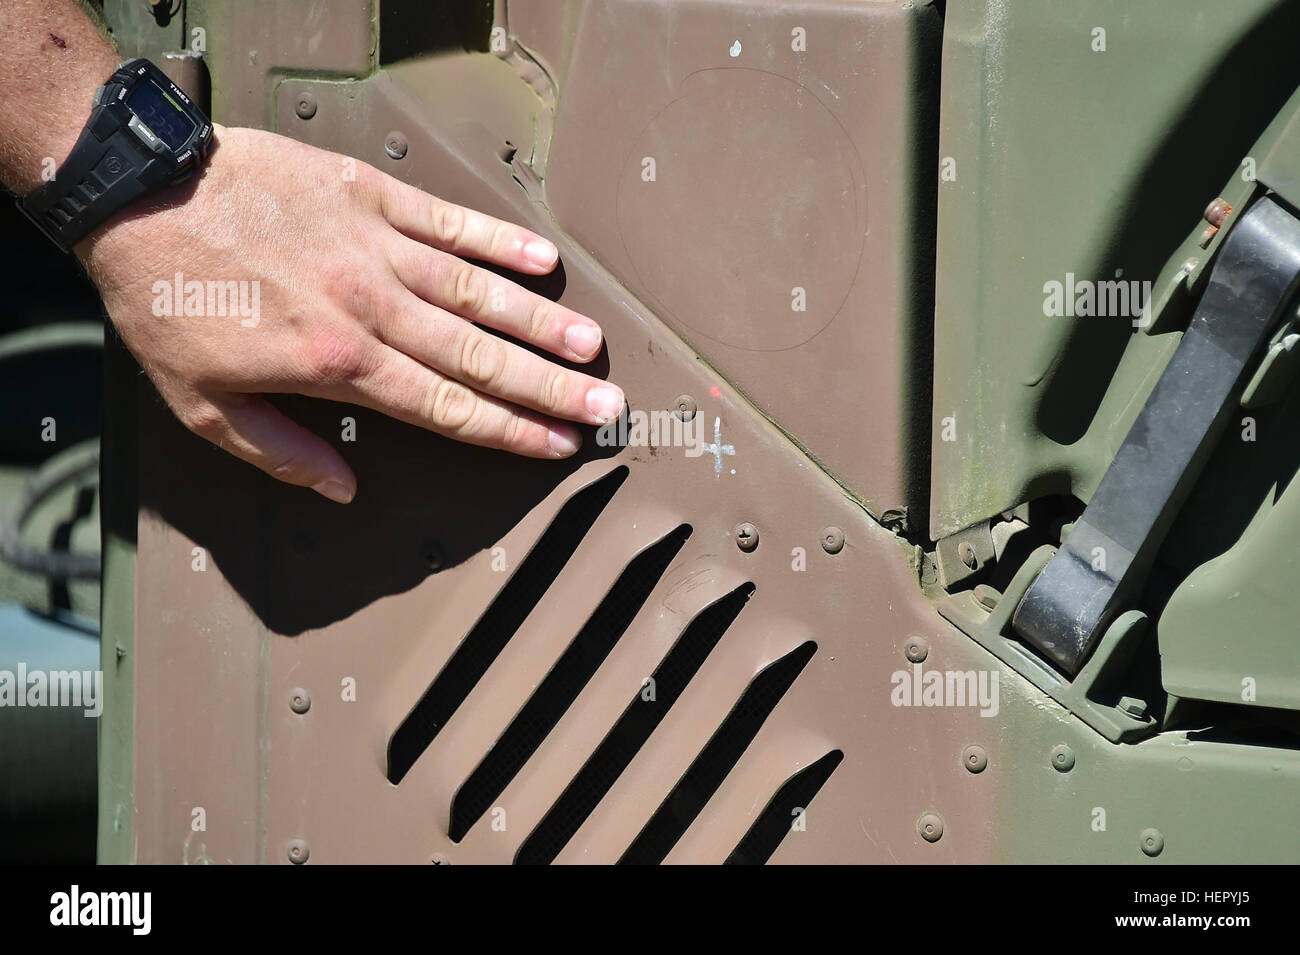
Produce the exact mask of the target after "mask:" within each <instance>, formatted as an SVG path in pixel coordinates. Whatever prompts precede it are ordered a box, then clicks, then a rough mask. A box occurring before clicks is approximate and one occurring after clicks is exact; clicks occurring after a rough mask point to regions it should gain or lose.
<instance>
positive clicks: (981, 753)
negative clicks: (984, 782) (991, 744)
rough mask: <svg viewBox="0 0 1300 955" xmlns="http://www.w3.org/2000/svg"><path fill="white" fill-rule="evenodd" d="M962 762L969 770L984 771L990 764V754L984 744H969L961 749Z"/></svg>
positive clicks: (974, 771)
mask: <svg viewBox="0 0 1300 955" xmlns="http://www.w3.org/2000/svg"><path fill="white" fill-rule="evenodd" d="M961 764H962V765H963V766H965V767H966V769H967V770H968V771H969V772H972V773H982V772H984V770H985V769H987V768H988V765H989V754H988V753H987V752H985V750H984V747H983V746H975V745H971V746H967V747H966V748H965V749H963V750H962V751H961Z"/></svg>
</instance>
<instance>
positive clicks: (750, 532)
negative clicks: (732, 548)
mask: <svg viewBox="0 0 1300 955" xmlns="http://www.w3.org/2000/svg"><path fill="white" fill-rule="evenodd" d="M735 534H736V546H737V547H739V548H740V549H741V550H743V551H744V552H745V553H746V554H748V553H750V552H751V551H753V550H754V548H756V547H757V546H758V528H757V527H755V526H754V525H753V524H750V523H749V522H748V521H746V522H745V523H744V524H737V525H736V530H735Z"/></svg>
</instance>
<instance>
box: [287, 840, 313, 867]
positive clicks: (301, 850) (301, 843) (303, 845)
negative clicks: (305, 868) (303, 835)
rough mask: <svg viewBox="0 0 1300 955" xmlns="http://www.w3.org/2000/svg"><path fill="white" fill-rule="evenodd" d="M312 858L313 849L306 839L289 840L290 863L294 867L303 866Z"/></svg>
mask: <svg viewBox="0 0 1300 955" xmlns="http://www.w3.org/2000/svg"><path fill="white" fill-rule="evenodd" d="M310 858H311V847H310V846H308V845H307V840H306V839H290V840H289V861H290V862H292V863H293V864H294V865H302V864H303V863H304V862H306V861H307V860H308V859H310Z"/></svg>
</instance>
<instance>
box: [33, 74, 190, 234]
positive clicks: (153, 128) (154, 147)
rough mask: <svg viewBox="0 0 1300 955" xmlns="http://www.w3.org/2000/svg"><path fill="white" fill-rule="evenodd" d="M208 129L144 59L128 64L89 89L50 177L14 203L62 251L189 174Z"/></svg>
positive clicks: (183, 97)
mask: <svg viewBox="0 0 1300 955" xmlns="http://www.w3.org/2000/svg"><path fill="white" fill-rule="evenodd" d="M211 145H212V123H211V121H209V119H208V118H207V116H205V115H204V114H203V111H202V110H201V109H199V108H198V107H197V106H195V105H194V104H193V103H192V102H191V101H190V98H189V97H188V96H186V95H185V94H184V93H183V92H182V91H181V88H180V87H179V86H177V85H176V84H175V83H173V82H172V81H171V80H170V79H168V78H167V75H166V74H165V73H163V71H162V70H160V69H158V67H156V66H154V65H153V64H152V63H150V62H149V61H148V60H143V59H135V60H127V61H126V62H125V63H123V64H122V65H121V66H119V67H118V68H117V71H116V72H115V73H114V74H113V75H112V76H111V77H110V78H109V80H108V82H107V83H105V84H104V85H103V86H101V87H99V89H97V90H95V98H94V108H93V110H92V112H91V114H90V119H89V120H88V121H87V123H86V127H85V129H83V130H82V131H81V136H79V137H78V138H77V144H76V145H75V146H73V147H72V152H71V153H69V154H68V158H67V159H66V160H64V162H63V165H61V166H60V167H59V168H58V171H57V172H55V174H54V178H53V179H52V180H50V181H49V182H47V183H46V184H45V185H43V186H41V187H40V188H39V189H36V190H35V191H33V192H32V193H31V194H30V195H28V196H26V197H25V198H22V199H19V200H18V208H20V209H21V210H22V211H23V213H24V214H25V215H26V216H27V218H29V219H31V220H32V222H34V223H35V224H36V227H37V228H38V229H40V230H41V231H42V232H44V233H45V234H46V235H47V236H49V237H50V238H51V239H52V240H53V241H54V244H55V245H57V246H58V247H59V248H60V249H62V250H63V251H65V252H71V251H72V247H73V246H74V245H76V244H77V243H78V242H80V241H81V240H82V239H84V238H85V237H86V236H87V235H89V234H90V232H91V231H92V230H94V229H95V227H96V226H98V225H100V224H101V223H102V222H104V220H106V219H108V218H109V217H110V216H112V215H113V214H114V213H116V212H118V211H119V210H121V209H123V208H125V207H126V206H127V205H129V204H130V203H132V202H134V201H135V200H136V199H139V198H140V197H141V196H143V195H145V194H146V193H149V192H152V191H153V190H155V189H158V188H161V187H163V186H168V185H172V184H173V183H177V182H181V181H183V180H184V179H186V178H188V177H189V176H190V175H192V174H193V173H194V171H195V170H196V169H198V168H199V166H200V165H201V164H202V162H203V160H204V159H205V158H206V157H207V154H208V150H209V148H210V147H211Z"/></svg>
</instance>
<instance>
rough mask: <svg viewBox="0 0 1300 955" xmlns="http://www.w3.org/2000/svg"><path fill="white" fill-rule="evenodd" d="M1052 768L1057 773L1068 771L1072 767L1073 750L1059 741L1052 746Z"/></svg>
mask: <svg viewBox="0 0 1300 955" xmlns="http://www.w3.org/2000/svg"><path fill="white" fill-rule="evenodd" d="M1051 762H1052V768H1053V769H1054V770H1056V771H1057V772H1058V773H1068V772H1069V771H1070V770H1072V769H1074V750H1072V749H1070V747H1068V746H1066V745H1065V744H1064V743H1061V744H1059V745H1057V746H1053V747H1052V758H1051Z"/></svg>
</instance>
